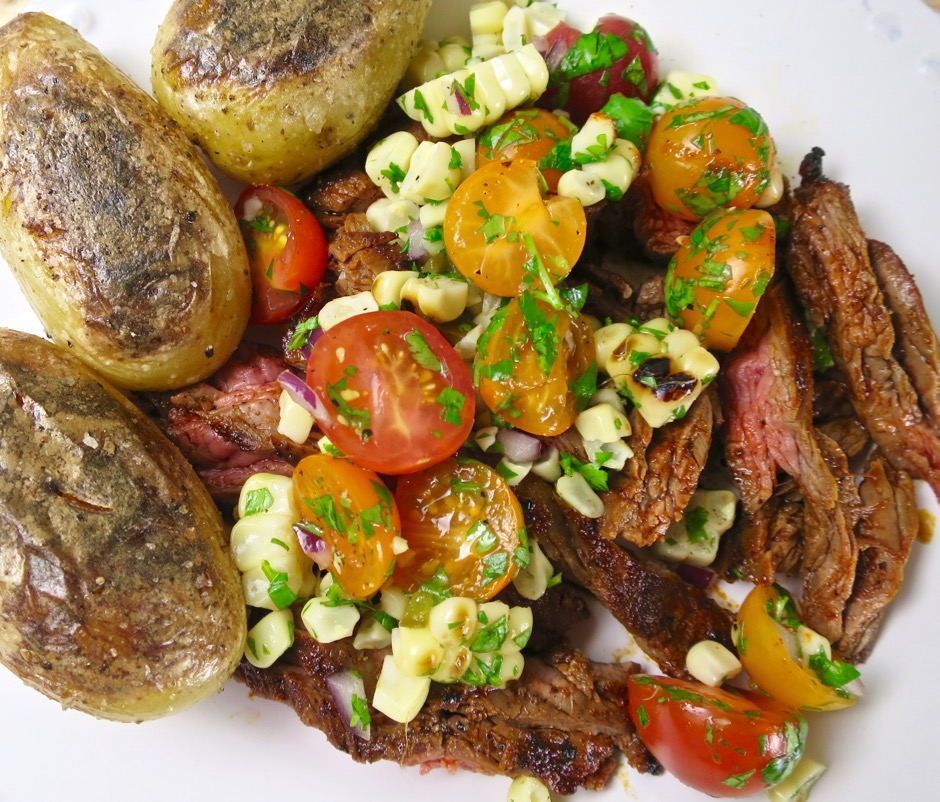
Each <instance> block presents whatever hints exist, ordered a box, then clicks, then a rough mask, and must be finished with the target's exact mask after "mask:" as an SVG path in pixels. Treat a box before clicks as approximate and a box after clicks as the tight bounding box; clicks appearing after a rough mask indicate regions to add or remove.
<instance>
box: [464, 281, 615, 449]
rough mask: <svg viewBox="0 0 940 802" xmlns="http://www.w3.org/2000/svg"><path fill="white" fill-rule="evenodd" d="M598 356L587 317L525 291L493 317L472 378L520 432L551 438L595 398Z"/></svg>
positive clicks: (489, 404) (487, 401)
mask: <svg viewBox="0 0 940 802" xmlns="http://www.w3.org/2000/svg"><path fill="white" fill-rule="evenodd" d="M533 331H534V332H535V335H534V336H533V334H532V332H533ZM596 355H597V351H596V348H595V345H594V332H593V330H592V329H591V326H590V325H589V324H588V322H587V321H586V320H585V319H584V318H582V317H580V316H577V315H573V314H572V313H570V312H568V311H567V310H565V309H558V310H556V309H553V308H552V307H551V306H550V305H549V304H548V303H546V302H545V301H542V300H536V299H535V298H533V297H532V295H531V294H529V293H523V294H522V295H521V296H519V297H518V298H513V299H512V300H511V301H509V302H508V303H507V304H506V305H505V306H503V307H502V308H501V309H500V310H498V311H497V312H496V314H495V315H494V316H493V320H492V321H491V323H490V325H489V327H488V328H487V330H486V332H484V334H483V336H482V337H481V338H480V341H479V344H478V346H477V356H476V362H475V364H474V374H475V376H476V379H477V386H478V388H479V390H480V397H481V398H482V399H483V401H484V403H485V404H486V406H487V407H489V409H490V410H491V411H492V412H494V413H495V414H497V415H499V416H500V417H501V418H502V419H503V420H505V421H506V422H507V423H510V424H512V425H513V426H514V427H515V428H517V429H522V430H523V431H525V432H529V433H531V434H536V435H544V436H552V435H556V434H561V433H562V432H563V431H565V430H566V429H568V428H569V427H570V426H571V425H572V424H573V423H574V420H575V418H576V417H577V415H578V412H579V411H580V409H582V408H583V406H584V402H586V401H587V400H588V399H590V397H591V395H593V393H594V391H595V389H596V377H597V363H596Z"/></svg>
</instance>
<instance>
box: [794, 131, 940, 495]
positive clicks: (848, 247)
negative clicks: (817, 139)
mask: <svg viewBox="0 0 940 802" xmlns="http://www.w3.org/2000/svg"><path fill="white" fill-rule="evenodd" d="M822 155H823V153H822V151H821V150H819V149H818V148H817V149H814V150H813V152H812V153H810V154H809V155H808V156H807V157H806V158H805V159H804V160H803V164H802V165H801V167H800V173H801V175H802V176H803V181H802V184H801V185H800V187H799V189H797V190H796V192H795V193H794V195H795V203H794V210H793V229H792V238H791V245H790V250H789V254H788V258H787V268H788V270H789V273H790V275H791V277H792V278H793V282H794V284H795V286H796V289H797V293H798V294H799V296H800V299H801V301H802V302H803V305H804V306H805V307H806V309H807V311H808V314H809V315H810V317H811V319H812V321H813V322H814V324H815V325H816V326H819V327H821V328H823V329H824V330H825V332H826V335H827V339H828V343H829V348H830V350H831V351H832V355H833V359H834V360H835V363H836V365H837V366H838V367H839V368H840V369H841V371H842V372H843V373H844V374H845V379H846V382H847V385H848V387H849V391H850V396H851V400H852V403H853V405H854V407H855V409H856V411H857V413H858V416H859V418H860V419H861V420H862V422H863V423H864V424H865V427H866V428H867V429H868V431H869V432H870V433H871V435H872V438H873V439H874V441H875V442H876V443H877V444H878V446H879V447H880V448H881V450H882V451H883V452H884V454H885V456H886V457H887V458H888V459H889V460H891V463H892V464H893V465H894V466H895V467H896V468H899V469H903V470H906V471H908V472H909V473H910V474H911V475H912V476H914V477H915V478H918V479H923V480H924V481H926V482H927V483H928V484H929V485H930V486H931V488H932V489H933V491H934V493H935V494H936V495H938V496H940V431H938V428H937V425H936V423H935V422H934V421H933V420H932V419H931V418H930V417H929V416H927V415H925V413H924V410H923V409H922V408H921V406H920V400H919V398H918V391H917V387H916V386H915V385H914V384H912V382H911V378H910V376H908V374H907V372H906V371H905V366H904V365H902V364H901V363H900V362H899V361H898V359H897V358H896V357H895V346H896V338H895V332H894V328H893V325H892V321H891V313H890V311H889V309H888V307H887V306H886V305H885V296H884V294H883V292H882V291H881V289H880V288H879V285H878V281H877V279H876V276H875V273H874V271H873V269H872V265H871V261H870V258H869V253H868V243H867V241H866V240H865V236H864V234H863V233H862V230H861V227H860V226H859V222H858V218H857V216H856V213H855V209H854V207H853V205H852V200H851V198H850V196H849V190H848V188H847V187H846V186H844V185H843V184H838V183H835V182H832V181H829V180H828V179H826V178H825V177H824V176H823V174H822ZM903 347H904V346H903V343H902V348H903Z"/></svg>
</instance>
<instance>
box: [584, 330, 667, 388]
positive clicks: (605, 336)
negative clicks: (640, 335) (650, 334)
mask: <svg viewBox="0 0 940 802" xmlns="http://www.w3.org/2000/svg"><path fill="white" fill-rule="evenodd" d="M633 332H634V328H633V326H631V325H630V324H629V323H610V324H608V325H607V326H602V327H601V328H599V329H598V330H597V331H595V332H594V348H595V352H596V354H597V364H598V366H599V367H600V368H602V369H603V368H604V367H605V366H606V365H607V363H608V362H609V361H610V358H611V356H612V354H613V352H614V351H615V350H616V349H617V348H619V347H620V346H621V345H623V343H624V341H626V339H627V337H629V336H630V335H631V334H633ZM658 347H659V346H658V344H657V349H658ZM615 392H616V391H615Z"/></svg>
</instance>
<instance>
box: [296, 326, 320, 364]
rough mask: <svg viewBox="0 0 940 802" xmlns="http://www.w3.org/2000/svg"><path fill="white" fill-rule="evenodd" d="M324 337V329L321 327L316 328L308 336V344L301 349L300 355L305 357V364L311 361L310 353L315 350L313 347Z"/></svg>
mask: <svg viewBox="0 0 940 802" xmlns="http://www.w3.org/2000/svg"><path fill="white" fill-rule="evenodd" d="M322 336H323V329H321V328H319V327H317V328H315V329H314V330H313V331H311V332H310V334H309V335H308V336H307V342H306V343H305V344H304V345H303V346H302V347H301V349H300V355H301V356H302V357H303V360H304V362H306V361H308V360H309V359H310V352H311V351H312V350H313V346H315V345H316V344H317V340H319V339H320V338H321V337H322Z"/></svg>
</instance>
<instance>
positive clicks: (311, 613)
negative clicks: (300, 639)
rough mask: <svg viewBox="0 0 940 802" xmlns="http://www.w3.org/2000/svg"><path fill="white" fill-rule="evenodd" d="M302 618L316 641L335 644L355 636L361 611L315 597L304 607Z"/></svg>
mask: <svg viewBox="0 0 940 802" xmlns="http://www.w3.org/2000/svg"><path fill="white" fill-rule="evenodd" d="M321 592H322V587H321ZM300 618H301V620H302V621H303V622H304V627H306V629H307V632H309V633H310V634H311V636H313V638H314V640H316V641H318V642H320V643H333V642H334V641H338V640H342V639H343V638H348V637H349V636H350V635H352V634H353V632H354V631H355V629H356V624H358V623H359V610H358V609H357V608H356V607H355V605H352V604H340V605H334V604H333V603H332V602H331V601H330V600H329V599H327V598H326V597H324V596H315V597H314V598H312V599H310V600H309V601H308V602H307V603H306V604H305V605H304V608H303V610H302V611H301V613H300Z"/></svg>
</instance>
